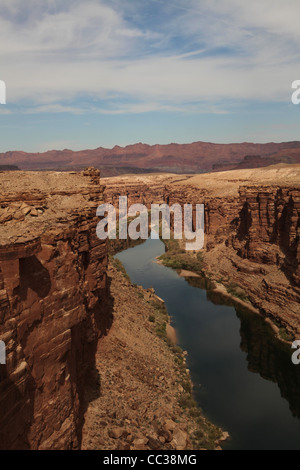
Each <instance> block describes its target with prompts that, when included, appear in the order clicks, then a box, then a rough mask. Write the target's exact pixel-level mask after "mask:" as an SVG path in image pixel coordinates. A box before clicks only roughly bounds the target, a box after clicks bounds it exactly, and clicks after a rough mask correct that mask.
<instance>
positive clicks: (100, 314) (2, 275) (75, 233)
mask: <svg viewBox="0 0 300 470" xmlns="http://www.w3.org/2000/svg"><path fill="white" fill-rule="evenodd" d="M85 174H86V176H84V175H83V174H72V173H21V172H18V173H14V174H8V173H2V174H0V185H1V195H0V220H1V222H0V339H1V340H2V341H4V342H5V345H6V365H0V378H1V380H0V448H1V449H78V448H79V447H80V442H81V428H82V425H83V414H84V411H85V408H84V407H85V400H84V385H85V384H86V383H87V381H88V380H89V379H90V378H91V377H92V375H93V371H94V362H95V352H96V347H97V343H98V339H99V337H100V336H102V335H105V334H106V332H107V330H108V328H109V327H110V325H111V322H112V316H111V309H110V305H109V296H108V285H107V274H106V270H107V245H106V243H105V242H103V241H100V240H99V239H98V238H97V236H96V231H95V227H96V224H97V222H98V219H97V218H96V217H95V214H96V207H97V205H98V204H99V202H100V201H102V199H103V188H102V187H101V186H100V184H99V173H98V172H97V171H96V172H93V171H91V170H90V169H89V170H88V171H87V172H86V173H85ZM96 180H97V181H96Z"/></svg>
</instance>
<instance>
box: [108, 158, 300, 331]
mask: <svg viewBox="0 0 300 470" xmlns="http://www.w3.org/2000/svg"><path fill="white" fill-rule="evenodd" d="M178 179H179V177H178V176H176V177H175V176H174V175H173V177H172V176H169V177H168V178H166V177H165V178H164V179H162V178H158V177H157V176H156V177H154V176H147V177H145V178H144V180H143V178H142V177H141V176H139V177H138V178H137V177H131V178H130V177H127V178H112V179H107V181H106V184H107V191H108V196H109V199H110V200H111V201H112V202H113V203H116V202H117V198H116V197H114V194H115V195H116V194H119V193H120V190H121V191H122V190H123V191H126V194H127V195H128V200H129V202H130V201H133V200H135V199H136V195H138V194H141V195H142V199H141V200H140V201H139V202H143V203H146V204H147V205H148V206H149V204H151V202H152V201H154V202H166V203H168V204H170V205H172V204H174V203H179V204H181V205H182V206H183V205H184V204H197V203H198V204H204V206H205V246H204V250H203V259H204V270H205V272H206V273H207V274H208V275H209V276H210V277H211V278H212V279H214V280H216V281H217V282H221V283H225V284H226V285H236V286H239V287H240V288H242V289H243V290H244V291H245V293H246V294H247V295H248V298H249V300H250V301H251V303H252V304H253V305H254V306H255V307H256V308H257V309H259V310H260V311H261V312H262V313H263V314H264V315H266V316H269V317H271V318H272V319H273V320H276V321H278V322H279V323H280V324H281V325H282V326H284V327H286V328H287V329H288V330H290V331H293V332H294V333H297V334H300V267H299V260H300V258H299V253H300V166H299V165H298V166H288V167H281V166H280V167H274V168H273V167H270V169H266V170H244V171H232V172H224V173H214V174H203V175H197V176H196V177H195V176H194V177H191V178H188V177H182V180H181V181H178ZM139 187H141V188H142V191H139Z"/></svg>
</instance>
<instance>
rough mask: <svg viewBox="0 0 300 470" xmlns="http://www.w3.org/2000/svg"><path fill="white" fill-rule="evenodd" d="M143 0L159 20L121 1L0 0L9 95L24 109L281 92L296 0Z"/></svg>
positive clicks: (282, 97)
mask: <svg viewBox="0 0 300 470" xmlns="http://www.w3.org/2000/svg"><path fill="white" fill-rule="evenodd" d="M146 3H147V4H148V6H149V8H150V7H151V3H156V5H158V6H160V5H161V7H160V8H161V9H162V10H163V12H164V16H163V23H162V24H161V25H160V28H158V27H157V26H156V25H155V21H151V15H149V18H148V19H147V21H146V20H145V21H144V22H143V24H142V22H141V21H139V20H140V18H139V17H138V15H142V13H141V10H138V11H139V13H137V18H133V17H132V19H131V18H130V17H129V15H128V12H129V11H130V12H131V13H132V14H133V11H134V9H133V7H134V4H135V2H132V4H131V6H130V2H128V1H126V0H124V1H122V2H119V1H114V2H105V1H104V0H103V1H100V0H97V1H96V0H94V1H93V0H89V1H87V2H81V1H79V0H78V1H77V0H64V1H62V0H44V1H40V0H27V1H26V2H24V1H23V0H0V9H1V10H0V11H1V14H0V44H1V45H2V46H1V50H0V70H1V77H0V78H1V79H3V80H5V81H6V84H7V95H8V96H7V98H8V103H12V104H16V105H18V110H20V109H23V111H24V112H27V113H29V112H30V113H36V112H44V113H46V112H48V113H49V112H52V113H57V112H58V113H60V112H73V113H77V114H80V113H83V112H87V111H93V112H101V113H108V114H121V113H125V112H126V113H137V112H149V111H154V110H161V111H163V110H166V111H170V110H174V111H186V112H194V111H195V109H197V110H198V112H207V110H208V109H210V112H216V113H219V112H222V113H223V112H224V113H226V112H228V109H226V108H225V106H224V101H225V100H230V102H232V100H239V101H241V100H261V101H272V102H280V101H282V102H283V101H286V102H287V101H288V100H289V99H290V84H291V82H292V81H293V80H295V79H297V78H299V77H298V76H297V73H298V65H297V64H298V63H299V45H300V28H299V26H298V19H299V14H300V3H299V1H298V0H289V1H288V2H287V1H281V0H263V1H258V0H252V1H251V2H241V1H240V0H224V1H222V2H220V1H219V0H202V1H201V2H199V0H184V1H183V0H173V1H172V2H163V3H159V2H157V1H156V2H154V1H152V2H151V1H147V2H146ZM287 4H288V6H287ZM146 14H147V13H145V15H146ZM82 101H85V102H86V103H87V102H89V103H90V104H89V106H88V107H87V105H84V106H82V104H80V103H81V102H82ZM124 101H126V104H124ZM195 103H197V105H195ZM221 103H222V105H221Z"/></svg>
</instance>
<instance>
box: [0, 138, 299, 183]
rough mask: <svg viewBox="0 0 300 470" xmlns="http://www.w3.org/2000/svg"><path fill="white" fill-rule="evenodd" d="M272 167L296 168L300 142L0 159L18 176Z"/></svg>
mask: <svg viewBox="0 0 300 470" xmlns="http://www.w3.org/2000/svg"><path fill="white" fill-rule="evenodd" d="M276 163H300V141H295V142H283V143H273V142H272V143H267V144H254V143H247V142H245V143H240V144H213V143H209V142H194V143H192V144H168V145H147V144H142V143H138V144H134V145H128V146H126V147H119V146H115V147H114V148H113V149H106V148H102V147H99V148H97V149H95V150H82V151H77V152H74V151H72V150H68V149H65V150H49V151H48V152H44V153H26V152H21V151H10V152H6V153H2V154H0V169H1V165H5V166H7V165H17V166H18V167H19V168H20V169H22V170H79V169H82V168H84V167H86V166H95V167H97V168H100V169H101V170H102V175H103V176H109V175H117V174H122V173H129V172H130V173H141V172H153V171H159V172H174V173H203V172H208V171H223V170H232V169H239V168H258V167H264V166H268V165H272V164H276Z"/></svg>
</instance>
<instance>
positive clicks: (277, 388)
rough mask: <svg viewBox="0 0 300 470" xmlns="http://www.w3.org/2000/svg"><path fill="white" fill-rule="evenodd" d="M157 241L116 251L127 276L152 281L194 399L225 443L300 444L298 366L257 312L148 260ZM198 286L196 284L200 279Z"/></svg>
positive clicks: (271, 446) (139, 281) (143, 282)
mask: <svg viewBox="0 0 300 470" xmlns="http://www.w3.org/2000/svg"><path fill="white" fill-rule="evenodd" d="M163 252H164V244H163V243H162V242H161V241H160V240H147V241H146V242H145V243H144V244H143V245H139V246H136V247H134V248H129V249H127V250H126V251H123V252H122V253H119V254H118V255H116V257H117V258H118V259H119V260H120V261H122V263H123V264H124V266H125V268H126V271H127V273H128V275H129V276H130V278H131V280H132V282H134V283H136V284H139V285H142V286H143V287H144V288H148V287H151V286H152V287H154V289H155V291H156V293H157V295H159V297H161V298H163V299H164V301H165V303H166V306H167V308H168V311H169V314H170V315H171V317H172V325H173V326H174V328H175V329H176V332H177V337H178V343H179V345H180V346H181V347H182V348H183V349H184V350H186V351H187V352H188V366H189V368H190V371H191V377H192V380H193V383H194V386H195V388H194V395H195V399H196V400H197V402H198V403H199V406H200V407H201V408H202V409H203V412H204V414H205V415H206V416H207V417H208V418H209V419H210V420H211V421H212V422H213V423H215V424H217V425H219V426H221V427H222V429H223V430H224V431H228V432H229V434H230V436H231V439H230V441H228V443H227V444H226V445H225V446H224V447H225V448H227V449H270V450H271V449H300V419H299V418H300V366H298V367H297V366H294V365H293V364H292V362H291V355H292V350H291V348H290V347H289V346H288V345H285V344H282V343H281V342H280V341H278V340H276V339H275V338H274V333H273V332H272V330H271V328H270V327H269V326H268V325H267V324H266V323H265V322H264V320H263V318H261V317H260V316H258V315H255V314H253V313H249V312H247V311H244V310H242V309H241V308H237V307H233V306H225V305H219V304H220V303H221V302H220V298H218V297H217V296H216V295H215V294H213V293H212V292H210V291H207V290H205V289H204V288H200V287H194V286H193V285H194V284H195V282H197V281H195V279H194V278H193V280H192V281H191V282H192V283H193V285H191V284H190V283H189V282H187V280H186V279H184V278H181V277H179V275H178V274H177V272H176V271H175V270H173V269H170V268H166V267H165V266H162V265H160V264H157V263H156V262H155V258H156V257H157V256H159V255H161V254H162V253H163ZM202 285H203V283H202Z"/></svg>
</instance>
